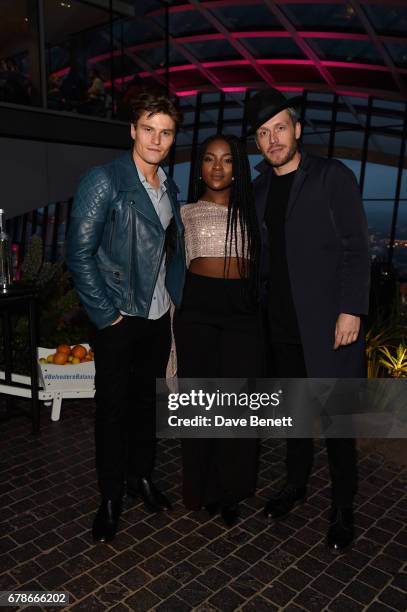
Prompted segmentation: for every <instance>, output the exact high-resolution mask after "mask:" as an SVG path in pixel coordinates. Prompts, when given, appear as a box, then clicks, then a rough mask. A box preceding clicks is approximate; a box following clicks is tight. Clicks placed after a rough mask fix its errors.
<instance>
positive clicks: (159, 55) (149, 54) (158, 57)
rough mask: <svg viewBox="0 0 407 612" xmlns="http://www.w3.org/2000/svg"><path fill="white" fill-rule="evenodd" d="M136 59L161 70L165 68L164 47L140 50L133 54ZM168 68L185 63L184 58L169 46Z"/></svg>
mask: <svg viewBox="0 0 407 612" xmlns="http://www.w3.org/2000/svg"><path fill="white" fill-rule="evenodd" d="M135 55H136V56H137V57H139V58H141V59H142V60H144V61H145V62H146V63H147V64H148V65H149V66H150V67H152V68H162V67H164V66H165V45H164V43H163V44H162V45H160V46H159V47H154V48H152V49H142V50H140V51H137V53H136V54H135ZM169 59H170V66H176V65H179V64H185V63H187V60H186V59H185V57H184V56H183V55H182V54H181V53H179V52H178V51H177V50H176V49H174V47H172V46H170V58H169Z"/></svg>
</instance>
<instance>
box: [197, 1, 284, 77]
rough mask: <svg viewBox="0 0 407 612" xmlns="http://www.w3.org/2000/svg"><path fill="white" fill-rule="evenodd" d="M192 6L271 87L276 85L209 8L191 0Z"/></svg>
mask: <svg viewBox="0 0 407 612" xmlns="http://www.w3.org/2000/svg"><path fill="white" fill-rule="evenodd" d="M189 2H190V4H191V5H192V6H194V7H195V8H196V9H197V10H198V11H199V12H200V13H201V14H202V15H203V16H204V17H205V19H206V20H207V21H208V23H210V24H211V25H212V26H213V27H214V28H215V29H216V30H218V32H220V33H221V34H223V36H224V37H225V38H226V40H227V41H228V43H229V44H230V45H231V46H232V47H233V48H234V49H235V50H236V51H237V52H238V53H240V55H241V56H242V57H244V58H245V59H246V60H248V61H249V63H250V64H251V66H252V68H253V69H254V70H255V71H256V72H257V74H259V76H261V78H262V79H263V80H264V81H265V82H266V83H267V84H268V85H270V86H271V87H272V86H273V84H274V78H273V77H272V76H271V75H270V73H269V72H268V71H267V70H265V69H264V68H262V66H260V65H259V64H258V63H257V61H256V59H255V58H254V57H253V55H252V54H251V53H250V51H249V50H248V49H247V47H246V46H245V45H244V44H243V43H241V42H240V41H238V40H235V39H234V38H233V37H232V36H231V32H230V31H229V30H228V29H227V28H225V26H224V25H223V23H221V22H220V21H219V19H217V18H216V17H215V16H214V15H213V14H212V13H211V12H210V11H209V10H208V9H207V8H205V7H204V6H203V4H201V3H200V1H199V0H189Z"/></svg>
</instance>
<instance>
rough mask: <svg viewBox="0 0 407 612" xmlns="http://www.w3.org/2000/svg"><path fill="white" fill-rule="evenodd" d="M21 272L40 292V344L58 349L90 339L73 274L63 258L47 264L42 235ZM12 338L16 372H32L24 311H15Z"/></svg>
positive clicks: (26, 282) (34, 241)
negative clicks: (60, 346)
mask: <svg viewBox="0 0 407 612" xmlns="http://www.w3.org/2000/svg"><path fill="white" fill-rule="evenodd" d="M21 271H22V280H21V281H19V284H20V285H21V286H22V287H23V286H31V287H34V288H35V289H36V290H37V292H38V324H39V330H38V331H39V337H38V344H39V346H45V347H49V348H55V347H56V346H57V345H58V344H77V343H79V342H86V341H88V340H89V327H88V321H87V318H86V315H85V314H84V313H83V311H82V309H81V307H80V303H79V297H78V294H77V293H76V291H75V289H74V288H73V286H72V280H71V277H70V274H69V272H68V271H67V270H66V266H65V264H64V263H63V262H61V261H60V262H56V263H49V262H46V263H43V243H42V240H41V238H40V237H39V236H33V237H32V238H31V241H30V244H29V247H28V250H27V254H26V256H25V259H24V262H23V264H22V266H21ZM12 337H13V372H15V373H19V374H28V373H29V370H30V365H29V354H28V352H29V351H28V347H29V336H28V319H27V316H26V312H25V311H23V310H22V311H21V312H20V311H19V312H17V313H14V314H13V317H12ZM1 361H3V359H2V360H1Z"/></svg>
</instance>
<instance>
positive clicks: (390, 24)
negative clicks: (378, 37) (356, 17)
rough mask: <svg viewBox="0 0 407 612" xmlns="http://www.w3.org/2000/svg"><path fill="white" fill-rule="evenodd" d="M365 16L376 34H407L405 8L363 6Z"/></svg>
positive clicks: (376, 5) (406, 13) (406, 9)
mask: <svg viewBox="0 0 407 612" xmlns="http://www.w3.org/2000/svg"><path fill="white" fill-rule="evenodd" d="M363 8H364V10H365V12H366V14H367V16H368V17H369V19H370V21H371V22H372V24H373V26H374V27H375V29H376V31H377V32H378V34H383V35H386V34H387V35H392V34H407V6H391V5H390V6H389V5H388V4H387V3H386V6H385V5H384V3H383V5H382V6H381V5H380V4H371V5H369V4H365V5H364V6H363Z"/></svg>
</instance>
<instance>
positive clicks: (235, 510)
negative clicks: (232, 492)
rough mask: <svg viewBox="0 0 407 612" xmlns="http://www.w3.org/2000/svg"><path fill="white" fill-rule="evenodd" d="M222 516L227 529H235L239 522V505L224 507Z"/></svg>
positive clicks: (221, 512)
mask: <svg viewBox="0 0 407 612" xmlns="http://www.w3.org/2000/svg"><path fill="white" fill-rule="evenodd" d="M220 515H221V517H222V519H223V522H224V523H225V525H226V527H233V526H234V525H236V523H237V522H238V520H239V506H238V504H231V505H227V506H226V505H225V506H222V508H221V511H220Z"/></svg>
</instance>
